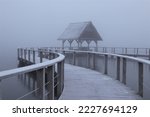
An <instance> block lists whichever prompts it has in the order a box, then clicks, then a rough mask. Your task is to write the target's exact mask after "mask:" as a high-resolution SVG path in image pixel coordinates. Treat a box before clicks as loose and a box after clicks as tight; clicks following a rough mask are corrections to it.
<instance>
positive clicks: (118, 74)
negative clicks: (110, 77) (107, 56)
mask: <svg viewBox="0 0 150 117" xmlns="http://www.w3.org/2000/svg"><path fill="white" fill-rule="evenodd" d="M117 80H119V81H120V57H117Z"/></svg>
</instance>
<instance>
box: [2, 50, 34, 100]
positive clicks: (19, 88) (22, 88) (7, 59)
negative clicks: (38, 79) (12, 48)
mask: <svg viewBox="0 0 150 117" xmlns="http://www.w3.org/2000/svg"><path fill="white" fill-rule="evenodd" d="M18 64H19V62H18V60H17V53H15V52H14V53H10V54H9V55H4V56H0V71H3V70H8V69H13V68H17V67H18ZM33 81H34V80H33V79H32V78H30V79H29V77H28V76H26V77H24V75H22V76H21V77H20V76H13V77H9V78H8V79H4V80H2V81H1V83H0V92H1V94H0V96H1V98H2V99H13V100H14V99H17V98H19V97H21V96H23V95H25V94H26V93H28V92H29V91H32V90H33V88H32V86H33ZM29 83H31V85H28V84H29ZM23 99H37V98H36V97H35V96H34V95H29V96H27V97H25V98H23Z"/></svg>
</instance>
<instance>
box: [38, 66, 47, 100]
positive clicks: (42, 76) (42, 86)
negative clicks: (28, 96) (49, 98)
mask: <svg viewBox="0 0 150 117" xmlns="http://www.w3.org/2000/svg"><path fill="white" fill-rule="evenodd" d="M36 76H37V88H39V89H38V94H39V96H40V98H41V99H43V100H44V99H45V68H43V69H40V70H37V75H36Z"/></svg>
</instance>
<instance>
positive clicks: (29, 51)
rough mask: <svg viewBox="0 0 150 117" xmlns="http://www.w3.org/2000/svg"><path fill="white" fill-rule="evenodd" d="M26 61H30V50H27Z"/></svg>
mask: <svg viewBox="0 0 150 117" xmlns="http://www.w3.org/2000/svg"><path fill="white" fill-rule="evenodd" d="M28 60H29V61H30V50H28Z"/></svg>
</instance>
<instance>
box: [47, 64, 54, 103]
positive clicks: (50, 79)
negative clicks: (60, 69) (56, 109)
mask: <svg viewBox="0 0 150 117" xmlns="http://www.w3.org/2000/svg"><path fill="white" fill-rule="evenodd" d="M46 73H47V82H49V84H48V86H47V90H48V99H50V100H54V66H50V67H48V68H47V69H46Z"/></svg>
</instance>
